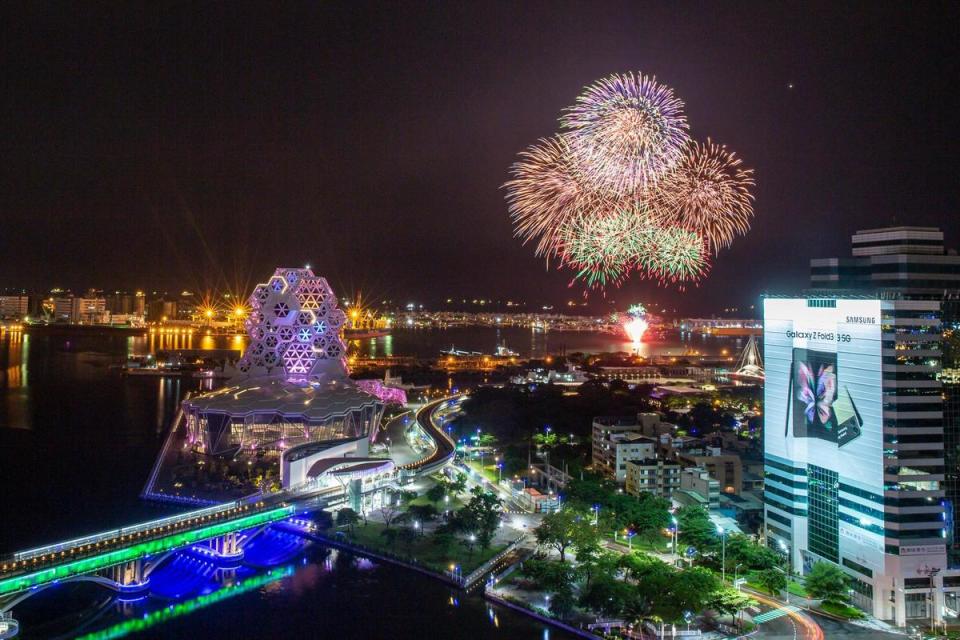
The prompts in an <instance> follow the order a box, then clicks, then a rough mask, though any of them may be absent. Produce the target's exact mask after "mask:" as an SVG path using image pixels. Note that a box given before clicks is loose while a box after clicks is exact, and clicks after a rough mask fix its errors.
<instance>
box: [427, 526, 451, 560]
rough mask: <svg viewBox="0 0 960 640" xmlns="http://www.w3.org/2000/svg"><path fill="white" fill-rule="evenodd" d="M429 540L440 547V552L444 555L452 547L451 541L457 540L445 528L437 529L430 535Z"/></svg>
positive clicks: (448, 552)
mask: <svg viewBox="0 0 960 640" xmlns="http://www.w3.org/2000/svg"><path fill="white" fill-rule="evenodd" d="M430 541H431V542H432V543H433V544H434V545H435V546H436V547H437V548H438V549H440V554H441V555H443V556H444V557H446V556H448V555H449V554H450V549H451V548H453V543H454V542H456V541H457V538H456V536H454V535H453V534H452V533H451V532H449V531H447V530H446V529H437V530H436V531H434V532H433V535H432V536H430Z"/></svg>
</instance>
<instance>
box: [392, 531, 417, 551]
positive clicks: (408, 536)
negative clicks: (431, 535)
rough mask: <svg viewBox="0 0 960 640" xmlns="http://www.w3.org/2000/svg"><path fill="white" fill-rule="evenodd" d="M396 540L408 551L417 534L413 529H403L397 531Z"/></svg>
mask: <svg viewBox="0 0 960 640" xmlns="http://www.w3.org/2000/svg"><path fill="white" fill-rule="evenodd" d="M385 531H386V529H385ZM396 539H397V540H398V541H399V542H400V543H401V544H403V545H404V546H406V547H407V548H408V549H409V548H410V545H412V544H413V542H414V540H416V539H417V532H416V531H414V530H413V529H409V528H403V529H400V530H398V531H397V538H396Z"/></svg>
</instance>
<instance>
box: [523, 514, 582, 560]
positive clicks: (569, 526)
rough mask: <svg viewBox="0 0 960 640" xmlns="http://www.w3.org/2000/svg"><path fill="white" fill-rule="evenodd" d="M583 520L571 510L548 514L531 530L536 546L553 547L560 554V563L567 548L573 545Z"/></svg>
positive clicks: (564, 556)
mask: <svg viewBox="0 0 960 640" xmlns="http://www.w3.org/2000/svg"><path fill="white" fill-rule="evenodd" d="M583 522H584V518H583V517H582V516H581V515H580V514H579V513H576V512H575V511H573V510H572V509H563V510H561V511H554V512H553V513H548V514H547V515H545V516H544V517H543V520H541V521H540V525H539V526H538V527H537V528H536V529H534V530H533V534H534V536H536V538H537V544H541V545H544V546H547V547H553V548H554V549H556V550H557V552H558V553H559V554H560V561H561V562H564V561H565V560H566V559H567V548H568V547H569V546H570V545H572V544H573V540H574V537H575V536H576V534H577V529H578V528H579V527H581V526H583Z"/></svg>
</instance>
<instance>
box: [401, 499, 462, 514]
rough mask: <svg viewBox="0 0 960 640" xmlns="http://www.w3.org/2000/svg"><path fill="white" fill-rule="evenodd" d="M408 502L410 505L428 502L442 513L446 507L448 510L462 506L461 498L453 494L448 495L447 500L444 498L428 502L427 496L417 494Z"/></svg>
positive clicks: (422, 504)
mask: <svg viewBox="0 0 960 640" xmlns="http://www.w3.org/2000/svg"><path fill="white" fill-rule="evenodd" d="M410 504H411V505H414V504H416V505H420V506H426V505H428V504H432V505H433V506H434V507H436V508H437V511H439V512H440V513H443V512H444V511H446V510H448V509H449V510H450V511H458V510H459V509H461V508H463V500H461V499H460V498H455V497H453V496H450V501H449V502H446V501H444V500H441V501H440V502H430V500H429V499H427V496H425V495H422V496H417V497H416V498H414V499H413V500H411V501H410Z"/></svg>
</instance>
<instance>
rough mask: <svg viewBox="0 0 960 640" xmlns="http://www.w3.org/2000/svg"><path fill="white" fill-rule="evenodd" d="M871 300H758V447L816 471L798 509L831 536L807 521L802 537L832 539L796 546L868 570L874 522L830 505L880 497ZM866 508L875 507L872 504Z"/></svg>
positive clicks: (874, 551)
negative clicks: (814, 514) (761, 374)
mask: <svg viewBox="0 0 960 640" xmlns="http://www.w3.org/2000/svg"><path fill="white" fill-rule="evenodd" d="M880 305H881V303H880V301H879V300H856V299H848V300H840V299H838V300H833V299H827V300H824V299H815V298H810V299H807V298H792V299H775V298H767V299H766V300H764V354H763V356H764V369H765V374H766V379H765V384H764V414H765V421H764V434H763V437H764V451H765V452H766V453H767V454H768V455H771V454H772V455H773V456H777V457H779V458H781V459H785V460H788V461H790V462H791V463H792V465H793V466H794V467H796V468H802V469H808V470H809V467H810V465H815V466H816V467H817V468H818V472H817V474H818V478H814V477H813V474H811V477H810V478H808V482H807V494H808V496H809V497H810V501H809V502H810V504H808V509H807V510H808V511H812V510H813V509H820V516H821V517H819V518H818V519H817V522H816V527H820V528H821V529H822V527H825V526H829V527H831V528H833V533H832V534H830V533H829V532H827V531H823V530H821V531H815V528H816V527H815V526H814V525H815V523H814V522H812V521H811V523H810V528H811V535H814V534H816V536H819V539H820V540H823V539H825V538H826V539H828V540H829V539H832V540H836V541H837V542H831V543H827V544H821V545H820V547H819V551H818V549H817V545H816V544H811V545H809V546H808V545H805V544H801V546H802V547H805V548H807V549H810V550H813V551H818V552H819V554H820V555H821V556H822V557H830V556H834V553H827V552H824V551H823V549H829V548H832V549H835V550H836V556H838V557H839V556H842V557H846V558H849V559H851V560H854V561H856V562H858V563H859V564H861V565H864V566H868V567H871V568H872V569H874V570H875V571H876V570H879V569H880V568H881V567H882V562H883V560H882V554H883V536H882V532H883V526H884V523H883V522H882V519H874V518H871V517H869V516H865V515H864V513H865V512H864V511H858V510H853V509H850V508H849V502H848V503H847V505H848V506H846V507H845V506H844V505H843V504H838V503H842V502H843V500H848V501H850V502H857V503H860V504H864V505H871V501H870V499H869V498H868V497H866V496H868V495H871V494H872V495H874V496H882V495H883V468H884V461H883V395H882V373H881V367H882V346H881V314H880ZM823 470H826V472H824V471H823ZM833 474H836V476H834V475H833ZM823 477H828V478H831V479H832V478H836V480H831V481H830V483H831V484H832V485H833V486H831V487H824V486H823V480H822V478H823ZM845 487H846V488H845ZM815 493H818V494H819V495H818V497H817V500H816V501H815V500H814V494H815ZM844 494H846V497H845V498H844ZM814 502H817V504H816V505H814ZM872 506H873V510H874V512H876V511H880V512H882V511H883V505H882V503H881V504H880V505H876V504H873V505H872ZM830 511H832V514H831V513H829V512H830ZM869 512H870V511H866V513H869ZM824 516H825V517H824ZM828 522H829V523H835V524H829V525H828V524H825V523H828ZM812 542H813V539H812V538H811V543H812ZM830 559H833V558H830ZM834 561H839V558H838V559H836V560H834Z"/></svg>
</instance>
